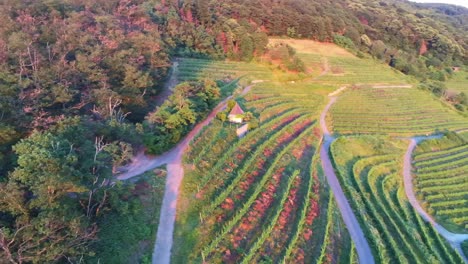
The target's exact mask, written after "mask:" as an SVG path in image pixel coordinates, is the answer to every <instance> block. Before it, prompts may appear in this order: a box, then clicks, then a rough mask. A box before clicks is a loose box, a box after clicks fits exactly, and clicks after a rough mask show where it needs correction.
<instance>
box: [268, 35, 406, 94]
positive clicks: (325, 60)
mask: <svg viewBox="0 0 468 264" xmlns="http://www.w3.org/2000/svg"><path fill="white" fill-rule="evenodd" d="M270 42H272V43H277V42H285V43H287V44H289V45H290V46H292V47H293V48H295V49H296V51H297V53H298V55H299V57H300V58H301V59H302V60H303V61H304V63H305V64H306V65H307V66H308V68H309V69H310V70H311V71H312V75H311V77H315V78H314V80H313V81H314V82H316V83H320V84H325V85H333V86H343V85H353V84H380V85H401V84H406V83H411V82H413V80H412V79H411V78H410V77H408V76H406V75H404V74H402V73H401V72H398V71H396V70H394V69H392V68H391V67H390V66H387V65H384V64H382V63H381V62H379V61H375V60H373V59H370V58H357V57H356V56H354V55H353V54H351V53H349V52H348V51H346V50H344V49H342V48H340V47H337V46H335V45H333V44H324V43H319V42H313V41H307V40H292V39H291V40H285V39H272V40H270ZM319 70H325V71H326V72H325V74H320V72H319Z"/></svg>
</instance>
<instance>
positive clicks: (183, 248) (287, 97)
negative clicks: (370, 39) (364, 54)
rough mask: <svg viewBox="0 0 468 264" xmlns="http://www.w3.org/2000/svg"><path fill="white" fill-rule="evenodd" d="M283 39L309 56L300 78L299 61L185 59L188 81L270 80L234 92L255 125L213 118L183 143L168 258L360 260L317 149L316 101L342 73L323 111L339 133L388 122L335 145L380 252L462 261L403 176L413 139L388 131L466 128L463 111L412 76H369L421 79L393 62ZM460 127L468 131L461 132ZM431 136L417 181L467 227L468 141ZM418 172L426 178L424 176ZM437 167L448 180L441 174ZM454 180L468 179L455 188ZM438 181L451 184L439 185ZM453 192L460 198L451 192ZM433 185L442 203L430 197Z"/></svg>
mask: <svg viewBox="0 0 468 264" xmlns="http://www.w3.org/2000/svg"><path fill="white" fill-rule="evenodd" d="M276 41H280V40H272V42H273V43H274V42H276ZM281 41H283V40H281ZM286 42H288V44H290V45H292V46H293V47H295V48H296V50H297V54H298V55H299V56H300V57H301V59H302V60H303V61H304V62H305V64H306V68H307V71H306V73H305V74H302V75H300V76H299V75H297V76H296V77H295V79H293V80H294V81H293V80H289V79H288V78H290V77H291V76H292V75H293V74H292V73H287V72H284V71H281V70H279V69H276V68H274V66H272V65H268V64H266V63H261V62H255V63H238V62H237V63H236V62H229V61H209V60H201V59H186V58H184V59H179V70H178V75H179V78H180V80H181V81H183V80H194V79H199V78H205V77H210V78H214V79H216V80H228V81H232V80H236V81H235V82H231V83H232V85H237V83H238V82H237V80H241V82H240V83H242V84H246V83H250V82H251V81H253V80H263V81H257V82H255V85H253V86H252V88H251V90H250V91H249V92H248V93H247V94H245V95H243V96H242V97H238V98H236V101H237V102H238V103H239V105H240V106H241V108H242V109H244V110H245V111H248V112H251V113H253V115H254V116H255V118H257V119H258V123H259V127H258V128H256V129H253V130H251V131H248V133H247V134H246V135H245V136H244V137H241V138H238V137H237V135H236V129H237V127H238V126H237V125H236V124H231V123H228V122H222V121H221V120H218V119H216V120H213V121H212V122H211V124H210V125H209V126H207V127H205V129H204V130H202V131H201V132H200V133H199V134H198V135H197V137H195V138H194V139H193V141H192V142H191V144H190V147H189V149H188V150H187V151H186V153H185V154H184V157H183V163H184V174H185V175H184V179H183V182H182V185H181V194H180V196H179V199H178V204H177V217H176V223H175V231H174V244H173V247H172V252H171V260H172V262H173V263H357V262H358V256H357V251H356V249H355V246H354V244H353V242H352V241H351V237H350V235H349V233H348V231H347V230H346V226H345V224H344V222H343V220H342V218H341V215H340V214H341V213H340V211H339V207H338V206H337V203H336V202H335V199H334V196H333V194H332V193H331V190H330V189H329V186H328V184H327V182H326V178H325V175H324V172H323V169H322V167H321V166H320V164H321V162H320V156H319V150H320V146H321V144H322V131H321V129H320V127H319V124H318V117H319V113H320V112H321V111H322V110H323V108H324V106H325V104H326V103H327V101H328V100H329V99H328V98H327V95H328V94H330V93H331V92H333V91H334V90H336V87H342V86H344V85H345V86H347V88H345V89H344V91H343V92H342V93H340V94H339V95H338V98H337V101H336V103H335V104H334V105H332V107H331V109H330V112H329V113H328V115H327V120H326V123H327V124H328V125H329V126H330V127H331V128H332V129H333V131H334V132H335V133H337V134H341V135H343V134H381V135H374V136H371V135H361V136H355V135H352V136H348V137H344V136H342V137H338V139H337V140H336V141H335V142H334V143H333V144H332V147H331V155H332V158H333V160H334V167H335V169H336V170H337V172H338V178H339V180H340V183H341V187H342V188H343V190H344V191H345V194H346V196H347V199H348V200H349V202H350V204H351V206H352V208H353V209H354V213H355V214H356V217H357V219H358V221H359V224H360V226H361V228H362V230H363V231H364V234H365V237H366V240H367V242H368V243H369V245H370V246H371V249H372V254H373V256H374V258H375V262H376V263H461V262H462V259H461V257H460V256H459V255H458V253H457V252H455V251H454V250H453V249H452V247H451V246H450V245H449V244H448V243H447V242H446V241H445V240H444V238H443V237H441V236H440V235H439V234H438V233H437V231H436V230H435V229H434V228H433V227H432V226H431V225H430V224H428V223H426V222H425V221H424V220H423V219H422V218H421V217H420V215H419V214H418V213H417V212H416V211H415V210H414V209H413V208H412V206H411V204H410V203H409V201H408V199H407V197H406V194H405V190H404V186H403V176H402V163H403V154H404V152H405V150H406V148H407V144H408V143H407V142H406V141H405V140H402V139H395V138H392V137H391V136H399V137H401V136H410V135H420V134H432V133H434V132H438V131H443V130H463V129H467V128H468V122H466V118H464V117H463V116H461V115H459V114H457V113H456V112H454V111H453V110H452V109H450V108H449V107H447V106H445V105H444V104H443V103H441V102H440V101H438V100H436V99H435V98H433V97H432V96H431V95H430V94H429V93H427V92H424V91H421V90H417V89H415V88H393V87H392V88H370V87H372V86H378V85H384V86H385V85H401V84H408V83H411V82H412V81H413V80H411V79H409V78H407V77H406V76H403V75H402V74H400V73H398V72H395V71H393V70H392V69H390V68H389V67H388V66H386V65H382V64H380V63H378V62H376V61H373V60H371V59H358V58H357V57H355V56H354V55H352V54H350V53H349V52H347V51H345V50H344V49H341V48H338V47H336V46H334V45H325V44H323V45H322V44H320V45H319V44H317V43H315V42H310V41H301V40H287V41H286ZM324 54H327V55H324ZM304 76H305V77H304ZM285 80H287V81H285ZM350 84H365V85H360V86H356V85H350ZM230 85H231V84H230ZM383 134H386V135H387V136H383ZM463 137H464V138H465V140H466V138H467V137H468V133H464V134H463V133H461V134H460V136H459V137H457V138H458V139H459V140H463V139H462V138H463ZM431 142H432V141H431ZM465 142H466V141H465ZM458 143H460V142H458ZM458 143H457V144H458ZM434 144H435V145H434V146H431V147H430V150H428V147H425V145H421V146H420V147H421V148H419V147H418V149H417V150H416V152H415V153H416V156H415V164H414V166H415V173H416V174H417V175H418V184H417V185H418V188H421V190H418V191H419V192H420V195H421V197H423V200H425V201H426V203H427V204H426V205H427V206H428V208H429V209H430V210H432V212H436V214H437V215H442V214H445V215H446V216H445V218H443V219H444V220H447V216H449V215H453V216H454V219H452V220H451V221H454V223H456V222H455V221H458V223H459V224H458V225H459V226H461V227H462V228H466V226H464V225H466V224H467V223H466V222H465V221H466V218H465V217H467V211H466V208H467V204H466V199H465V200H463V199H464V197H466V192H464V191H463V189H466V187H468V186H465V185H466V183H467V182H466V179H464V178H463V177H465V178H466V173H465V171H467V169H468V168H467V167H466V164H467V159H468V154H467V152H466V151H468V149H467V148H465V147H467V145H466V143H464V145H463V144H461V143H460V144H458V145H457V144H455V143H453V142H452V143H450V144H452V145H450V144H447V143H444V144H445V148H441V149H438V150H437V152H434V153H435V154H431V153H430V152H431V151H434V148H435V147H439V145H440V144H439V143H434ZM450 151H452V152H450ZM426 152H427V153H426ZM419 175H423V176H422V177H426V178H427V180H426V179H424V180H421V182H419ZM424 175H426V176H424ZM427 175H429V176H427ZM441 175H445V176H448V175H456V176H455V177H445V178H440V176H441ZM435 177H437V180H439V179H442V181H441V183H443V185H434V181H435ZM452 182H453V183H454V184H458V185H459V186H460V188H458V189H456V190H457V191H456V192H455V191H453V190H455V189H454V188H455V185H452ZM439 188H441V190H445V189H444V188H446V190H447V193H443V194H435V193H434V194H433V193H432V192H435V190H438V189H439ZM450 190H452V191H451V192H450V193H448V191H450ZM431 195H432V196H431ZM436 195H438V196H436ZM450 195H452V196H453V197H454V198H453V199H452V198H451V200H450V201H449V200H448V199H447V197H448V196H450ZM429 197H436V198H434V199H437V200H436V202H440V203H439V204H437V205H432V204H431V203H430V202H431V201H433V200H429ZM437 197H438V198H437ZM434 201H435V200H434ZM433 206H435V208H433ZM443 206H448V207H450V206H452V207H453V206H456V207H457V208H459V209H453V210H449V208H448V207H447V208H445V207H443ZM437 208H439V209H440V210H439V211H437V210H436V209H437ZM452 211H453V212H454V213H452ZM455 216H456V217H455ZM357 245H358V244H356V246H357Z"/></svg>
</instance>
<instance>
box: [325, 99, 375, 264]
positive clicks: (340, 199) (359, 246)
mask: <svg viewBox="0 0 468 264" xmlns="http://www.w3.org/2000/svg"><path fill="white" fill-rule="evenodd" d="M335 102H336V97H330V101H329V102H328V104H327V106H326V107H325V109H324V110H323V112H322V114H321V115H320V126H321V128H322V131H323V137H324V138H323V139H324V140H323V145H322V148H321V149H320V157H321V160H322V167H323V170H324V172H325V175H326V177H327V181H328V185H329V186H330V188H331V190H332V191H333V194H334V196H335V200H336V203H337V204H338V208H339V209H340V212H341V216H342V217H343V221H344V222H345V224H346V227H347V228H348V231H349V234H350V236H351V238H352V240H353V241H354V244H355V246H356V250H357V253H358V256H359V263H366V264H373V263H374V257H373V256H372V251H371V249H370V247H369V244H368V243H367V240H366V238H365V236H364V232H363V231H362V229H361V226H360V225H359V222H358V220H357V218H356V216H355V215H354V212H353V210H352V209H351V206H350V204H349V202H348V200H347V199H346V196H345V194H344V192H343V189H342V188H341V185H340V182H339V181H338V178H337V177H336V174H335V170H334V169H333V165H332V163H331V160H330V155H329V151H330V145H331V143H332V142H333V141H334V140H335V138H333V137H332V136H331V134H330V131H328V128H327V124H326V121H325V118H326V115H327V112H328V110H329V109H330V107H331V106H332V105H333V104H334V103H335Z"/></svg>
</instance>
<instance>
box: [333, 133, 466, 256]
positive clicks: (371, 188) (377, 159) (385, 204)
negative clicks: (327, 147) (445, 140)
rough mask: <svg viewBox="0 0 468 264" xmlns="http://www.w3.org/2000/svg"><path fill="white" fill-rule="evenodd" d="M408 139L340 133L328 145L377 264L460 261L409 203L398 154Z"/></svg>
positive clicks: (402, 150)
mask: <svg viewBox="0 0 468 264" xmlns="http://www.w3.org/2000/svg"><path fill="white" fill-rule="evenodd" d="M406 146H407V142H406V141H403V140H391V139H390V138H388V137H380V136H359V137H340V138H338V139H337V140H336V141H335V142H334V143H333V144H332V147H331V153H332V157H333V159H334V163H335V165H336V168H337V170H338V175H339V178H340V181H341V183H342V186H343V188H344V190H345V192H346V194H347V196H348V198H349V200H350V202H351V205H352V207H353V208H354V211H355V213H356V214H357V217H358V219H359V221H360V223H361V227H362V228H363V229H364V231H365V232H364V233H365V235H366V237H367V239H368V241H369V242H370V245H371V249H372V251H373V254H374V257H375V258H376V263H428V262H429V263H430V262H434V263H440V262H442V263H461V262H462V260H461V258H460V256H459V255H458V254H457V253H456V252H455V251H453V250H452V249H451V247H450V246H449V245H448V244H447V243H446V242H445V240H444V239H443V238H442V237H440V236H439V235H438V234H437V232H436V231H435V230H434V229H433V227H432V226H431V225H430V224H428V223H425V222H424V221H423V220H422V218H421V217H420V216H419V215H418V214H417V213H416V211H415V210H414V209H413V208H412V207H411V205H410V204H409V202H408V200H407V198H406V195H405V192H404V186H403V179H402V176H401V175H402V171H401V170H402V162H403V160H402V157H403V154H404V152H405V150H406Z"/></svg>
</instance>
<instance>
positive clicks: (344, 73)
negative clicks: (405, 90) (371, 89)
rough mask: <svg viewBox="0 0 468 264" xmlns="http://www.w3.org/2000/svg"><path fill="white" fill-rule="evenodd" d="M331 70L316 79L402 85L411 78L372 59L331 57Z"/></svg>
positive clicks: (331, 81) (334, 82)
mask: <svg viewBox="0 0 468 264" xmlns="http://www.w3.org/2000/svg"><path fill="white" fill-rule="evenodd" d="M328 61H329V64H330V72H329V74H326V75H324V76H320V77H319V78H318V79H317V80H316V81H317V82H320V83H324V84H335V85H344V84H367V83H371V84H385V85H400V84H405V83H408V82H411V79H410V78H409V77H408V76H406V75H404V74H402V73H400V72H398V71H396V70H394V69H392V68H391V67H390V66H387V65H383V64H382V63H380V62H377V61H374V60H371V59H358V58H356V57H350V58H347V57H330V58H328Z"/></svg>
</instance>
